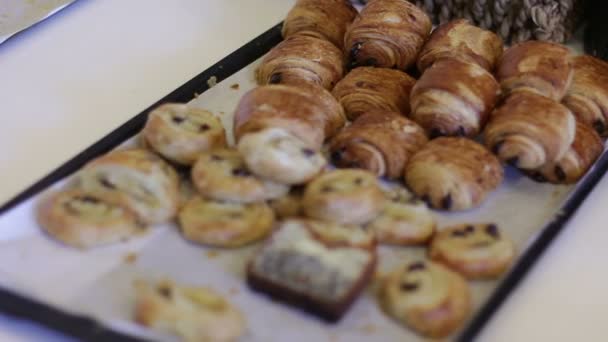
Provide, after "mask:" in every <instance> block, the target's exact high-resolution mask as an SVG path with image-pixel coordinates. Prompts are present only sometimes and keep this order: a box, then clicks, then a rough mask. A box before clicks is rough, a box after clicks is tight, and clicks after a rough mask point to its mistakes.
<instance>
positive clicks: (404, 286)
mask: <svg viewBox="0 0 608 342" xmlns="http://www.w3.org/2000/svg"><path fill="white" fill-rule="evenodd" d="M419 287H420V284H418V283H408V282H405V283H401V290H403V291H408V292H410V291H416V290H417V289H418V288H419Z"/></svg>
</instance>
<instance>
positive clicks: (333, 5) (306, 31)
mask: <svg viewBox="0 0 608 342" xmlns="http://www.w3.org/2000/svg"><path fill="white" fill-rule="evenodd" d="M356 16H357V10H356V9H355V8H354V7H353V5H352V4H351V3H350V2H348V1H345V0H298V1H297V2H296V4H295V5H294V7H293V8H292V9H291V11H289V14H287V18H286V19H285V22H284V23H283V37H285V38H287V37H290V36H293V35H296V34H298V35H306V36H311V37H316V38H321V39H325V40H328V41H330V42H331V43H333V44H334V45H335V46H337V47H338V48H339V49H342V46H343V45H344V34H345V33H346V28H347V27H348V25H350V23H352V21H353V20H354V19H355V17H356Z"/></svg>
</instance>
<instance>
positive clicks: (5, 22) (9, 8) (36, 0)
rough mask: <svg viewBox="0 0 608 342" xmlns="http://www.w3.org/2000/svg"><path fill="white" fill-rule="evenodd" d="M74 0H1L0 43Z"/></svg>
mask: <svg viewBox="0 0 608 342" xmlns="http://www.w3.org/2000/svg"><path fill="white" fill-rule="evenodd" d="M74 1H75V0H1V1H0V44H1V43H2V42H4V41H5V40H7V39H8V38H10V37H11V36H12V35H14V34H16V33H17V32H19V31H22V30H25V29H26V28H28V27H30V26H32V25H34V24H35V23H37V22H39V21H42V20H44V19H46V18H48V17H50V16H51V15H53V14H55V13H57V12H59V11H61V10H62V9H63V8H65V7H66V6H67V5H69V4H70V3H72V2H74Z"/></svg>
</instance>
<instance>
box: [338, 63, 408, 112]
mask: <svg viewBox="0 0 608 342" xmlns="http://www.w3.org/2000/svg"><path fill="white" fill-rule="evenodd" d="M415 82H416V80H415V79H413V78H412V77H410V76H409V75H408V74H406V73H405V72H403V71H399V70H393V69H382V68H372V67H361V68H357V69H354V70H353V71H351V72H349V73H348V74H347V75H346V77H344V78H343V79H342V80H341V81H340V82H338V84H336V87H335V88H334V90H333V91H332V93H333V95H334V96H335V97H336V98H337V99H338V100H339V101H340V104H341V105H342V106H343V107H344V110H345V111H346V116H347V117H348V118H349V119H350V120H355V119H356V118H358V117H359V116H361V115H362V114H364V113H366V112H369V111H372V110H385V111H391V112H399V113H401V114H402V115H404V116H406V115H408V114H409V113H410V91H411V90H412V87H413V86H414V83H415Z"/></svg>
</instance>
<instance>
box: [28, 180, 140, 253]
mask: <svg viewBox="0 0 608 342" xmlns="http://www.w3.org/2000/svg"><path fill="white" fill-rule="evenodd" d="M37 219H38V223H39V225H40V227H41V228H42V229H43V230H44V231H46V232H47V233H48V234H49V235H50V236H52V237H53V238H55V239H57V240H59V241H61V242H63V243H65V244H66V245H69V246H73V247H77V248H83V249H85V248H91V247H96V246H100V245H106V244H111V243H115V242H119V241H124V240H127V239H129V238H131V237H133V236H137V235H140V234H141V233H143V232H144V231H145V229H146V226H145V225H143V224H142V223H140V222H139V220H138V219H137V216H136V215H135V214H134V213H133V212H132V211H130V210H129V209H127V208H126V207H124V206H121V205H119V204H117V203H115V202H111V201H108V200H107V199H105V198H104V197H103V196H99V195H97V194H92V193H88V192H85V191H83V190H81V189H72V190H68V191H63V192H57V193H54V194H52V195H51V196H49V197H48V198H46V199H45V200H44V201H43V202H42V203H41V205H40V207H39V208H38V212H37Z"/></svg>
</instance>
